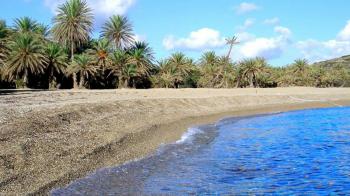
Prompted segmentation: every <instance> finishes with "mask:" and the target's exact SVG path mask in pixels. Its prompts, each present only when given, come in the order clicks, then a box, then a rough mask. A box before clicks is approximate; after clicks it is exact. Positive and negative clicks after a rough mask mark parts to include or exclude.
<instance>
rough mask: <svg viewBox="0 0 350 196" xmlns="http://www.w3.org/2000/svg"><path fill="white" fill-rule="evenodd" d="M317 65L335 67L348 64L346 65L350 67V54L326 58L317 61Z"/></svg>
mask: <svg viewBox="0 0 350 196" xmlns="http://www.w3.org/2000/svg"><path fill="white" fill-rule="evenodd" d="M315 65H320V66H322V67H334V66H336V65H338V66H346V67H348V68H350V55H346V56H342V57H339V58H335V59H330V60H326V61H321V62H317V63H315Z"/></svg>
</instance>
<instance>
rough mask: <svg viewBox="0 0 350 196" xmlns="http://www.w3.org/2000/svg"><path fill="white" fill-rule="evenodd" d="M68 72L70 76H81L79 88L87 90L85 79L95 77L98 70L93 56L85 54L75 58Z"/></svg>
mask: <svg viewBox="0 0 350 196" xmlns="http://www.w3.org/2000/svg"><path fill="white" fill-rule="evenodd" d="M67 72H68V74H79V75H80V83H79V88H85V79H88V78H89V77H92V76H94V75H95V74H96V72H97V68H96V67H95V66H94V64H93V60H92V58H91V56H89V55H88V54H85V53H83V54H80V55H77V56H76V57H75V58H74V61H73V63H72V65H71V66H70V67H69V68H68V70H67Z"/></svg>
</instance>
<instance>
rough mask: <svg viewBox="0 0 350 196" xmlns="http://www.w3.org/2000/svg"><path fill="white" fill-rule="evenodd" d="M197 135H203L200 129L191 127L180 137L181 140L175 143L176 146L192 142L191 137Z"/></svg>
mask: <svg viewBox="0 0 350 196" xmlns="http://www.w3.org/2000/svg"><path fill="white" fill-rule="evenodd" d="M198 133H203V130H201V129H200V128H198V127H191V128H189V129H188V130H187V131H186V133H184V134H183V135H182V136H181V139H180V140H178V141H176V144H182V143H185V142H188V141H192V140H193V137H194V135H196V134H198Z"/></svg>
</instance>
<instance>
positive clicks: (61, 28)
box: [52, 0, 93, 88]
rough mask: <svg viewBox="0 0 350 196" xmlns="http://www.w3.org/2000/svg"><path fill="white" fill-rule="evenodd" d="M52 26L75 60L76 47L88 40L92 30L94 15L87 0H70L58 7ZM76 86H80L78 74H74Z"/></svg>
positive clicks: (55, 35) (57, 38)
mask: <svg viewBox="0 0 350 196" xmlns="http://www.w3.org/2000/svg"><path fill="white" fill-rule="evenodd" d="M57 11H58V14H57V15H56V16H55V18H54V20H53V22H54V26H53V28H52V33H53V37H54V39H55V40H57V41H58V42H59V43H61V44H63V45H64V46H66V47H68V48H69V49H70V57H71V61H72V62H73V61H74V52H75V50H76V48H77V47H78V46H80V45H82V44H83V43H86V42H88V40H89V34H90V33H91V31H92V24H93V15H92V10H91V9H90V8H89V7H88V5H87V3H86V1H85V0H68V1H67V2H66V3H64V4H62V5H60V6H59V7H58V10H57ZM73 81H74V88H78V83H77V78H76V75H75V74H73Z"/></svg>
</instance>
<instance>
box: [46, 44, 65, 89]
mask: <svg viewBox="0 0 350 196" xmlns="http://www.w3.org/2000/svg"><path fill="white" fill-rule="evenodd" d="M44 54H45V56H46V58H47V69H46V70H47V72H48V73H49V86H50V88H54V87H55V85H54V84H53V83H54V79H55V78H54V77H55V74H60V73H65V69H66V67H67V54H66V51H65V50H64V49H63V48H62V47H61V46H60V45H58V44H56V43H52V42H51V43H48V44H47V45H46V47H45V49H44ZM56 82H57V81H56Z"/></svg>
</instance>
